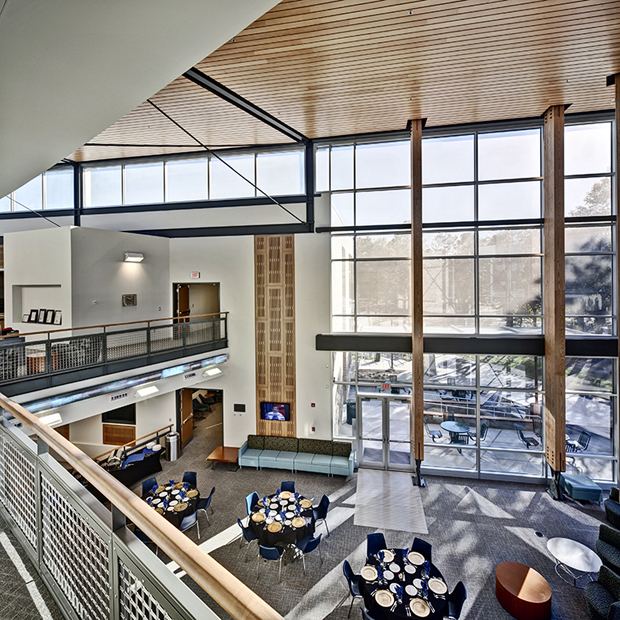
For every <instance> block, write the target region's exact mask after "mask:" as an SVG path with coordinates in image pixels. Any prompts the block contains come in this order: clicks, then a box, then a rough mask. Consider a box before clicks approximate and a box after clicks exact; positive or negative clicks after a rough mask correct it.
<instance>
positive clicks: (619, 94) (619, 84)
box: [613, 73, 620, 480]
mask: <svg viewBox="0 0 620 620" xmlns="http://www.w3.org/2000/svg"><path fill="white" fill-rule="evenodd" d="M614 78H615V80H614V84H615V92H616V119H615V120H616V122H615V136H614V141H613V142H614V151H615V153H614V154H615V158H614V161H615V165H616V174H615V180H616V182H615V186H616V187H615V190H616V191H615V192H614V195H615V197H616V209H615V213H616V265H618V264H619V263H618V256H617V252H618V248H620V221H618V205H620V174H618V167H619V166H620V73H616V75H615V76H614ZM618 274H620V269H616V305H617V306H618V305H620V276H619V275H618ZM616 372H617V370H616ZM618 445H620V444H618ZM616 463H617V464H618V467H619V468H620V461H618V460H617V461H616ZM616 475H617V477H616V480H620V470H619V471H617V472H616Z"/></svg>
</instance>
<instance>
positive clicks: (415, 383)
mask: <svg viewBox="0 0 620 620" xmlns="http://www.w3.org/2000/svg"><path fill="white" fill-rule="evenodd" d="M422 124H423V123H422V120H421V119H415V120H412V121H411V299H410V302H409V303H410V304H411V336H412V343H411V352H412V359H411V381H412V391H411V442H412V443H413V455H414V458H415V462H416V477H417V484H418V486H423V484H424V483H423V480H422V477H421V475H420V465H421V463H422V461H423V460H424V390H423V380H424V339H423V338H424V323H423V320H424V317H423V307H422Z"/></svg>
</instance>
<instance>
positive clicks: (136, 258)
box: [125, 252, 144, 263]
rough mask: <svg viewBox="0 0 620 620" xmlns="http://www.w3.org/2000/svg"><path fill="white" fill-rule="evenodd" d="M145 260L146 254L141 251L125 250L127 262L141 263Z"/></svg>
mask: <svg viewBox="0 0 620 620" xmlns="http://www.w3.org/2000/svg"><path fill="white" fill-rule="evenodd" d="M143 260H144V254H142V253H140V252H125V262H126V263H141V262H142V261H143Z"/></svg>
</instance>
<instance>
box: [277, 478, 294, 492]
mask: <svg viewBox="0 0 620 620" xmlns="http://www.w3.org/2000/svg"><path fill="white" fill-rule="evenodd" d="M280 491H289V492H290V493H295V483H294V482H291V481H288V482H283V483H282V484H281V485H280Z"/></svg>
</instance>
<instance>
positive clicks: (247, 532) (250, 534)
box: [237, 519, 258, 562]
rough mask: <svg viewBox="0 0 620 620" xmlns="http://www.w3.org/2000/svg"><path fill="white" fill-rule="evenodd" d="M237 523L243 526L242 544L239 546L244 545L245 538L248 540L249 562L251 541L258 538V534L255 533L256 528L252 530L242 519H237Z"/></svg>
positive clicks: (246, 554) (246, 556)
mask: <svg viewBox="0 0 620 620" xmlns="http://www.w3.org/2000/svg"><path fill="white" fill-rule="evenodd" d="M237 523H238V524H239V527H240V528H241V545H239V548H241V546H242V545H243V541H244V540H245V542H246V548H245V561H246V562H247V561H248V551H249V549H250V543H251V542H252V541H254V540H258V536H257V535H256V534H255V533H254V530H251V529H250V528H249V527H244V525H243V522H242V521H241V519H237Z"/></svg>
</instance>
